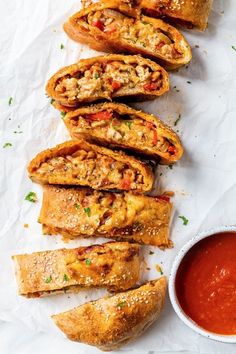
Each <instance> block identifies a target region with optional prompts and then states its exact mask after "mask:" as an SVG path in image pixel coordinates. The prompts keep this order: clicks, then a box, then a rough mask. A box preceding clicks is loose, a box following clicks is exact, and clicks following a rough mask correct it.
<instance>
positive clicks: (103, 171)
mask: <svg viewBox="0 0 236 354" xmlns="http://www.w3.org/2000/svg"><path fill="white" fill-rule="evenodd" d="M28 172H29V176H30V178H31V179H32V180H34V181H36V182H39V183H42V184H65V185H81V186H88V187H91V188H94V189H120V190H134V191H137V192H145V191H149V190H150V189H151V188H152V184H153V179H154V176H153V174H152V171H151V169H150V167H149V166H148V165H147V164H145V163H142V162H141V161H139V160H137V159H135V158H134V157H132V156H128V155H126V154H124V153H123V152H120V151H113V150H110V149H107V148H104V147H100V146H97V145H94V144H90V143H88V142H86V141H85V140H76V141H75V140H72V141H67V142H65V143H62V144H59V145H57V146H56V147H54V148H51V149H48V150H45V151H42V152H40V153H39V154H38V155H37V156H36V157H35V158H34V159H33V160H32V161H31V162H30V164H29V166H28Z"/></svg>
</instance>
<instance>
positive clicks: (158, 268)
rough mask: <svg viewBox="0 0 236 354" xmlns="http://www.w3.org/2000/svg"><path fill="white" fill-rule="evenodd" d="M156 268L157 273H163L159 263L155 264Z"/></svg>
mask: <svg viewBox="0 0 236 354" xmlns="http://www.w3.org/2000/svg"><path fill="white" fill-rule="evenodd" d="M156 270H157V271H158V272H159V273H161V275H163V274H164V273H163V270H162V268H161V266H160V265H159V264H157V265H156Z"/></svg>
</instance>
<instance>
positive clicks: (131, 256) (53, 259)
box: [12, 242, 140, 297]
mask: <svg viewBox="0 0 236 354" xmlns="http://www.w3.org/2000/svg"><path fill="white" fill-rule="evenodd" d="M12 258H13V260H14V261H15V269H16V279H17V283H18V290H19V294H20V295H24V296H26V297H40V296H46V295H50V294H54V293H56V292H61V291H64V292H65V291H69V292H77V291H79V290H80V289H81V288H84V287H106V288H107V289H109V290H112V291H120V290H122V289H123V290H126V289H129V288H132V287H133V286H134V285H135V284H136V283H137V281H138V280H139V270H140V259H139V246H138V245H136V244H132V245H130V244H129V243H127V242H108V243H104V244H102V245H93V246H88V247H79V248H75V249H66V248H63V249H57V250H53V251H42V252H34V253H31V254H21V255H15V256H13V257H12Z"/></svg>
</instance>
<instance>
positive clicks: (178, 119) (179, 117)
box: [174, 114, 181, 127]
mask: <svg viewBox="0 0 236 354" xmlns="http://www.w3.org/2000/svg"><path fill="white" fill-rule="evenodd" d="M180 119H181V114H179V116H178V118H177V119H176V121H175V122H174V126H175V127H176V125H177V124H178V123H179V121H180Z"/></svg>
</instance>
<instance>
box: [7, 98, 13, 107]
mask: <svg viewBox="0 0 236 354" xmlns="http://www.w3.org/2000/svg"><path fill="white" fill-rule="evenodd" d="M12 102H13V97H9V100H8V106H11V104H12Z"/></svg>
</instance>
